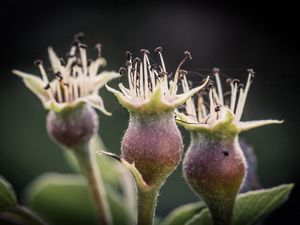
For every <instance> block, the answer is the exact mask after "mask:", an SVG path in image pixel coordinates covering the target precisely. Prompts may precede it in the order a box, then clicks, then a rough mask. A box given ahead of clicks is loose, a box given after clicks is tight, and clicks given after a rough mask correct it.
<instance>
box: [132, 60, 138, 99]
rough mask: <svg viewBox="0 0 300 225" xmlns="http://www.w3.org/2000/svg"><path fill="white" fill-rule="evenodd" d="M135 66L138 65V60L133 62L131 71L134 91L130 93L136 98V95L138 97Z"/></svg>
mask: <svg viewBox="0 0 300 225" xmlns="http://www.w3.org/2000/svg"><path fill="white" fill-rule="evenodd" d="M137 67H138V62H135V63H134V67H133V68H134V72H133V91H134V93H133V94H132V97H133V98H134V99H136V97H138V93H137V91H136V90H137V87H136V86H137Z"/></svg>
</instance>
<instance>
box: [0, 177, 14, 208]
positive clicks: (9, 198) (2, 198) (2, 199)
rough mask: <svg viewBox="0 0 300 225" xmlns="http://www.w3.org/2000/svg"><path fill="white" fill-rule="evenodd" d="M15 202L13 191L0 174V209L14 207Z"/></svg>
mask: <svg viewBox="0 0 300 225" xmlns="http://www.w3.org/2000/svg"><path fill="white" fill-rule="evenodd" d="M16 204H17V199H16V195H15V192H14V190H13V188H12V186H11V185H10V183H8V182H7V181H6V180H5V179H4V178H3V177H2V176H0V211H1V210H2V209H5V208H10V207H14V206H16Z"/></svg>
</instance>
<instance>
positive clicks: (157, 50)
mask: <svg viewBox="0 0 300 225" xmlns="http://www.w3.org/2000/svg"><path fill="white" fill-rule="evenodd" d="M154 51H155V52H157V53H158V55H159V58H160V62H161V66H162V69H163V72H165V73H166V72H167V70H166V66H165V62H164V58H163V56H162V47H157V48H156V49H155V50H154Z"/></svg>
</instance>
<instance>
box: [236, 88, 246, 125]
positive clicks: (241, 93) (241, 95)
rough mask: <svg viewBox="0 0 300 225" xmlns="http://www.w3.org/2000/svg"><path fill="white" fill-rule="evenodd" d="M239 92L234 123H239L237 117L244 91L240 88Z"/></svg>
mask: <svg viewBox="0 0 300 225" xmlns="http://www.w3.org/2000/svg"><path fill="white" fill-rule="evenodd" d="M239 91H240V95H239V99H238V103H237V106H236V112H235V122H239V120H238V116H239V115H240V114H241V111H242V101H243V95H244V90H243V89H242V88H240V90H239Z"/></svg>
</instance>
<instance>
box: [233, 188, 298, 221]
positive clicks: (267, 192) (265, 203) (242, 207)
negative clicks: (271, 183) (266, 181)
mask: <svg viewBox="0 0 300 225" xmlns="http://www.w3.org/2000/svg"><path fill="white" fill-rule="evenodd" d="M293 186H294V185H293V184H284V185H280V186H277V187H273V188H269V189H262V190H257V191H250V192H247V193H244V194H241V195H239V197H238V200H237V202H236V205H235V210H234V219H233V224H234V225H251V224H256V223H257V222H259V221H260V220H261V219H262V218H263V217H264V216H266V215H267V214H269V213H270V212H272V211H273V210H274V209H276V208H277V207H278V206H279V205H281V204H282V203H283V202H285V201H286V200H287V199H288V196H289V194H290V192H291V190H292V188H293Z"/></svg>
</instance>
